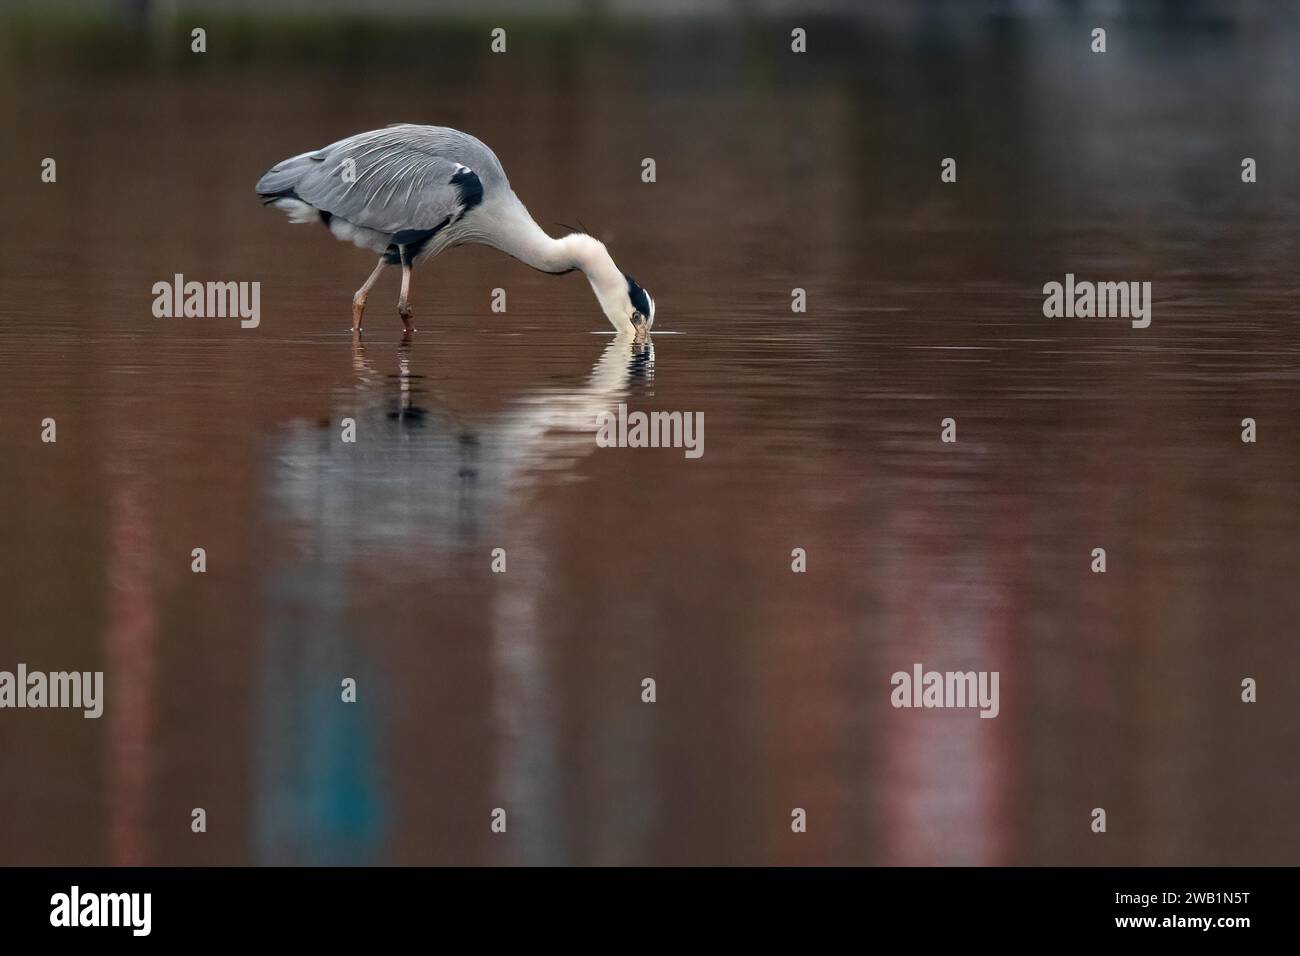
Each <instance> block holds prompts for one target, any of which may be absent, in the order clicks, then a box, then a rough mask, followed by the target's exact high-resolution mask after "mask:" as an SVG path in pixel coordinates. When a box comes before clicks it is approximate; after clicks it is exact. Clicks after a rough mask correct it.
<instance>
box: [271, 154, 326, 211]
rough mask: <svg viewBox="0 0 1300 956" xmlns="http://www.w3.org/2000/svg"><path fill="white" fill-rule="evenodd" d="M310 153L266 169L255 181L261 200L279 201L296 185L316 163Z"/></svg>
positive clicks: (292, 157) (293, 157)
mask: <svg viewBox="0 0 1300 956" xmlns="http://www.w3.org/2000/svg"><path fill="white" fill-rule="evenodd" d="M311 155H312V154H311V153H301V154H299V155H297V156H291V157H290V158H289V159H286V160H282V161H281V162H278V163H276V164H275V165H274V166H272V167H271V168H270V169H268V170H267V171H266V172H265V173H264V174H263V176H262V178H261V179H259V180H258V181H257V194H258V195H259V196H261V197H262V198H263V199H267V200H270V199H279V198H281V197H282V196H283V195H284V193H285V192H286V191H287V190H292V189H294V188H295V187H296V186H297V185H298V181H299V180H301V179H302V177H303V175H304V174H306V172H307V171H308V170H310V169H312V168H313V167H314V166H315V165H316V163H315V161H314V160H313V159H312V158H311Z"/></svg>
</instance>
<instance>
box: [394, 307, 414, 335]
mask: <svg viewBox="0 0 1300 956" xmlns="http://www.w3.org/2000/svg"><path fill="white" fill-rule="evenodd" d="M397 314H398V315H400V316H401V317H402V325H404V326H405V327H406V331H408V332H414V331H415V328H414V327H413V326H412V325H411V317H412V316H414V315H415V310H414V309H412V308H411V307H410V306H409V305H399V306H398V307H397Z"/></svg>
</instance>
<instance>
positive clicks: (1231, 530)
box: [0, 0, 1300, 865]
mask: <svg viewBox="0 0 1300 956" xmlns="http://www.w3.org/2000/svg"><path fill="white" fill-rule="evenodd" d="M1298 14H1300V10H1297V8H1296V6H1294V5H1287V4H1263V3H1226V2H1224V3H1197V2H1189V3H1172V2H1171V3H1162V2H1133V3H1124V2H1111V3H1083V2H1079V3H1059V2H1049V0H1040V2H1023V3H956V2H953V3H943V2H933V3H916V4H904V3H884V2H879V3H877V2H858V3H847V2H846V3H810V4H796V3H737V2H715V3H707V2H705V3H687V2H684V0H683V2H680V3H673V2H670V3H650V2H648V0H647V2H633V3H617V2H599V0H575V2H570V3H527V4H525V3H522V2H517V3H495V2H490V0H489V2H475V3H469V2H464V3H450V4H441V3H415V2H392V3H384V2H367V3H364V4H361V3H344V2H328V3H312V4H308V3H289V2H284V3H280V2H273V0H248V2H238V3H226V4H220V5H217V4H189V3H151V2H144V0H132V2H117V3H112V2H100V3H94V2H42V3H35V2H32V3H28V2H18V3H14V2H10V3H8V4H7V5H6V7H5V8H4V11H3V14H0V129H2V130H3V139H4V143H5V148H4V149H3V150H0V175H2V177H3V182H4V188H3V190H0V203H3V206H2V208H3V216H4V220H5V224H6V228H5V229H4V230H3V231H0V276H2V287H0V291H2V294H0V541H2V542H3V544H2V546H0V622H2V623H0V669H9V670H13V669H14V668H16V666H17V664H18V663H19V662H25V663H26V664H27V665H28V667H29V668H32V669H43V670H61V669H77V670H103V671H104V672H105V685H106V691H105V695H106V703H105V713H104V716H103V718H101V719H100V720H98V721H94V720H84V719H83V718H82V717H81V715H80V713H79V712H75V711H32V710H23V711H16V710H6V711H3V712H0V863H4V864H33V863H60V864H109V865H122V864H151V863H164V864H231V863H263V864H270V863H276V864H284V863H305V864H354V863H355V864H366V863H401V864H415V863H456V864H478V863H512V864H567V863H579V864H597V863H598V864H631V863H650V864H703V863H726V864H1103V863H1109V864H1216V865H1217V864H1294V863H1296V862H1297V861H1298V860H1300V823H1298V822H1297V821H1296V818H1295V815H1294V812H1295V807H1296V806H1297V804H1298V803H1300V774H1298V771H1297V764H1296V760H1295V755H1296V754H1297V753H1298V752H1300V721H1297V720H1296V710H1295V701H1296V700H1297V699H1298V698H1300V680H1298V679H1297V665H1300V646H1298V645H1297V642H1296V639H1295V622H1296V620H1297V617H1298V616H1300V596H1298V595H1300V589H1297V588H1296V586H1295V582H1296V579H1297V576H1298V574H1300V486H1298V485H1297V483H1296V475H1297V473H1300V422H1298V421H1297V417H1296V409H1297V397H1298V390H1300V349H1298V348H1297V345H1296V341H1295V333H1294V302H1295V300H1296V293H1297V291H1298V290H1297V285H1298V283H1297V280H1296V271H1295V264H1296V262H1297V253H1298V252H1300V232H1298V231H1297V212H1298V211H1300V177H1298V175H1297V155H1298V153H1297V146H1298V145H1300V144H1298V143H1297V138H1298V137H1300V124H1297V122H1296V120H1297V117H1298V116H1300V110H1298V107H1300V58H1297V57H1296V55H1295V51H1296V50H1297V48H1300V15H1298ZM198 27H201V28H203V29H204V30H205V31H206V47H207V49H206V52H205V53H201V54H196V53H193V52H191V31H192V30H193V29H195V28H198ZM496 27H501V28H504V29H505V30H506V31H507V51H506V52H505V53H503V54H493V53H492V52H491V50H490V42H491V38H490V32H491V30H492V29H494V28H496ZM796 27H800V28H803V29H805V30H806V31H807V53H804V54H796V53H793V52H792V51H791V30H793V29H794V28H796ZM1095 27H1103V28H1105V29H1106V30H1107V52H1106V53H1105V54H1094V53H1092V52H1091V49H1090V46H1091V32H1092V30H1093V29H1094V28H1095ZM393 122H415V123H429V124H436V125H447V126H453V127H457V128H459V129H463V130H465V131H468V132H470V133H473V134H474V135H476V136H478V137H479V138H480V139H482V140H483V141H484V142H486V143H487V144H488V145H490V146H491V147H492V148H493V149H494V150H495V151H496V152H497V154H498V156H499V157H500V159H501V161H502V163H503V164H504V166H505V168H506V171H507V173H508V174H509V176H510V178H511V182H512V185H513V187H514V188H515V190H516V192H517V193H518V194H519V195H520V197H521V198H522V199H523V200H524V202H525V203H526V204H528V206H529V208H530V209H531V211H532V213H533V215H534V216H535V218H536V219H537V220H538V222H539V223H541V224H542V225H543V226H544V227H545V228H547V229H548V230H550V231H552V232H553V233H560V232H563V231H565V230H564V227H563V226H560V225H559V223H570V224H573V225H577V224H578V222H579V221H581V223H582V224H583V225H584V226H585V227H586V229H587V230H589V231H591V232H592V233H593V234H595V235H597V236H598V237H600V238H601V239H603V240H604V241H605V242H607V243H608V245H609V247H610V249H611V251H612V253H613V255H614V257H615V258H616V260H617V261H618V263H619V265H620V266H621V267H622V268H624V269H625V270H627V271H628V272H630V273H631V274H632V275H634V276H635V277H636V278H637V279H638V281H640V282H641V283H642V284H643V285H644V286H646V288H647V289H649V291H650V292H651V294H652V295H653V296H654V298H655V300H656V302H657V306H658V308H657V317H656V323H655V335H654V336H653V341H652V343H651V344H650V345H649V346H648V347H646V348H634V347H632V346H629V345H625V344H622V343H618V342H613V341H612V340H611V339H610V338H608V337H606V336H603V335H600V334H593V333H603V332H606V331H608V325H607V323H606V321H605V319H604V318H603V316H602V315H601V314H600V312H599V310H598V309H597V307H596V305H595V303H594V301H593V299H592V296H591V293H590V291H589V289H588V288H587V285H586V283H585V281H583V279H582V277H581V276H578V275H571V276H565V277H558V278H557V277H552V276H545V275H541V274H538V273H534V272H532V271H531V270H529V269H527V268H526V267H525V266H523V265H521V264H520V263H517V262H515V261H513V260H511V259H509V258H507V257H505V256H503V255H501V254H500V253H497V252H495V251H493V250H490V249H486V248H476V247H467V248H460V249H454V250H451V251H449V252H447V253H446V254H444V255H443V256H442V257H440V258H438V259H436V260H434V261H433V262H431V263H427V264H425V265H423V266H422V267H421V268H419V269H417V270H416V273H415V277H414V285H413V290H414V291H413V302H414V305H415V309H416V325H417V327H418V328H419V330H420V331H419V332H418V333H417V334H416V335H415V337H414V340H413V341H412V342H410V343H406V344H404V343H402V342H401V341H400V338H399V331H400V323H399V320H398V318H397V316H396V309H395V301H396V297H397V279H396V275H394V274H390V275H386V276H385V277H384V279H383V280H382V281H381V282H380V284H379V286H378V287H377V288H376V291H375V293H374V294H373V295H372V296H371V299H370V306H369V310H368V313H367V333H366V336H365V340H364V342H363V343H360V344H354V343H353V341H352V338H351V335H350V334H349V332H348V326H349V323H350V313H349V308H350V302H351V295H352V292H353V291H354V290H355V289H356V288H357V287H358V286H359V285H360V284H361V282H362V281H363V280H364V278H365V277H366V275H367V274H368V273H369V271H370V269H371V268H372V266H373V262H372V260H371V257H370V255H369V254H368V253H363V252H361V251H359V250H357V249H355V248H354V247H352V246H350V245H344V244H342V243H339V242H337V241H335V240H334V239H332V238H331V237H330V236H329V235H328V234H327V233H326V232H325V231H324V230H322V229H319V228H317V227H314V226H310V227H290V226H289V225H288V224H287V223H286V221H285V219H284V217H283V216H282V215H281V214H279V213H278V212H275V211H273V210H267V209H263V208H262V207H261V206H260V205H259V203H258V201H257V198H256V197H255V195H254V194H253V185H254V183H255V182H256V181H257V178H258V177H259V176H260V175H261V173H262V172H264V171H265V170H266V169H267V168H269V167H270V166H271V165H273V164H274V163H275V162H277V161H279V160H280V159H283V158H285V157H287V156H290V155H294V154H297V153H300V152H303V151H305V150H309V149H315V148H318V147H320V146H323V145H325V144H327V143H330V142H333V141H335V140H337V139H339V138H341V137H343V136H346V135H349V134H352V133H355V132H359V131H361V130H366V129H371V128H375V127H379V126H383V125H385V124H388V123H393ZM46 157H50V158H54V159H55V160H56V161H57V181H56V182H54V183H43V182H42V181H41V178H40V173H41V161H42V159H44V158H46ZM647 157H651V158H654V159H655V161H656V167H657V181H656V182H654V183H644V182H642V180H641V168H642V165H641V164H642V160H643V159H644V158H647ZM944 157H953V158H955V159H956V160H957V163H958V181H957V182H956V183H953V184H944V183H941V182H940V178H939V173H940V161H941V160H942V159H943V158H944ZM1243 157H1252V158H1254V159H1255V160H1256V162H1257V164H1258V171H1259V172H1258V182H1257V183H1255V184H1251V185H1247V184H1243V183H1242V181H1241V175H1240V173H1241V161H1242V159H1243ZM390 272H392V270H390ZM1067 272H1073V273H1075V274H1076V275H1078V276H1079V277H1080V278H1081V279H1094V280H1116V281H1120V280H1123V281H1150V282H1152V283H1153V287H1154V299H1155V301H1154V310H1153V322H1152V325H1151V327H1150V328H1149V329H1146V330H1143V331H1138V330H1134V329H1132V328H1130V327H1129V324H1128V322H1127V321H1126V320H1123V319H1056V320H1051V319H1045V318H1044V317H1043V315H1042V311H1041V309H1042V291H1041V290H1042V286H1043V284H1044V283H1045V282H1048V281H1053V280H1055V281H1061V280H1062V278H1063V276H1064V274H1065V273H1067ZM176 273H182V274H183V275H184V276H185V277H186V279H189V280H199V281H208V280H214V281H259V282H260V283H261V323H260V325H259V326H258V328H256V329H241V328H240V327H239V324H238V322H237V321H235V320H226V319H197V318H196V319H157V318H154V316H153V314H152V311H151V307H152V303H153V298H154V297H153V293H152V291H151V290H152V286H153V284H154V283H155V282H158V281H168V282H169V281H171V279H172V277H173V275H174V274H176ZM498 287H499V288H504V289H506V290H507V294H508V311H507V312H506V313H505V314H497V313H493V312H492V311H491V310H490V308H489V306H490V302H491V294H492V290H493V289H494V288H498ZM794 288H802V289H805V290H806V291H807V301H808V309H807V312H806V313H792V312H791V308H790V303H791V290H792V289H794ZM611 343H612V344H611ZM618 402H627V403H628V404H629V406H631V407H633V408H639V409H645V410H654V409H666V410H681V411H688V412H696V411H699V412H703V413H704V416H705V424H706V429H705V438H706V443H705V454H704V457H703V458H701V459H699V460H696V461H688V460H686V459H685V458H684V457H683V455H682V452H681V451H680V450H629V449H598V448H596V446H595V443H594V436H593V435H592V434H591V433H585V432H583V431H582V430H581V429H578V430H574V429H573V428H572V427H571V425H566V424H565V423H566V422H571V421H572V418H571V417H568V416H573V415H578V416H584V415H589V416H591V418H592V421H593V427H594V416H595V414H596V412H598V411H600V410H604V409H609V408H612V407H614V406H615V405H616V404H617V403H618ZM1247 416H1249V417H1253V418H1255V419H1256V421H1257V422H1258V429H1259V440H1258V442H1257V443H1256V444H1253V445H1247V444H1243V443H1242V442H1241V440H1240V432H1241V419H1242V418H1244V417H1247ZM46 417H52V418H54V419H55V420H56V421H57V429H58V441H57V443H56V444H42V443H41V441H40V431H41V424H40V423H41V420H42V419H43V418H46ZM344 417H352V418H354V419H355V420H356V421H357V423H358V441H357V443H356V444H355V445H343V444H342V443H341V442H340V441H339V438H338V435H339V422H340V421H341V419H342V418H344ZM945 417H952V418H955V419H956V421H957V429H958V439H959V440H958V442H957V443H956V444H955V445H945V444H941V443H940V442H939V440H938V438H939V428H940V421H941V419H943V418H945ZM196 547H202V548H205V549H206V552H207V568H208V569H207V572H206V573H204V574H195V573H192V571H191V557H190V555H191V551H192V549H194V548H196ZM796 547H799V548H804V549H806V551H807V554H808V572H807V573H806V574H792V573H791V569H790V568H791V549H793V548H796ZM1096 547H1104V548H1105V549H1106V551H1107V556H1108V571H1107V573H1106V574H1104V575H1103V574H1093V573H1091V572H1090V570H1089V565H1090V563H1091V551H1092V549H1093V548H1096ZM493 548H503V549H505V551H506V554H507V560H508V571H507V573H506V574H492V573H491V572H490V552H491V550H492V549H493ZM914 662H921V663H923V664H924V665H925V666H926V667H927V668H932V669H938V670H967V669H975V670H997V671H999V672H1000V674H1001V713H1000V716H999V717H998V718H997V719H995V720H981V719H979V718H978V717H977V716H976V714H975V713H974V712H973V711H911V710H894V709H892V708H891V707H890V706H889V692H890V689H891V688H890V684H889V677H890V675H891V674H892V673H893V672H894V671H896V670H910V668H911V665H912V664H913V663H914ZM345 677H352V678H355V679H356V680H357V681H358V699H357V702H356V703H355V704H343V703H341V702H340V681H341V680H342V679H343V678H345ZM645 677H653V678H654V679H655V680H656V682H657V692H658V701H657V702H656V703H654V704H645V703H642V702H641V698H640V694H641V681H642V679H643V678H645ZM1245 677H1253V678H1255V679H1256V680H1258V681H1259V702H1258V703H1256V704H1253V705H1247V704H1243V703H1241V701H1240V683H1241V680H1242V679H1243V678H1245ZM195 807H203V808H204V809H205V810H206V811H207V816H208V832H207V833H206V834H204V835H198V834H194V833H191V831H190V819H191V817H190V813H191V810H192V808H195ZM495 807H502V808H505V809H506V810H507V812H508V814H509V829H508V832H507V833H506V834H504V835H493V834H492V833H491V832H490V831H489V814H490V812H491V810H492V808H495ZM795 807H801V808H804V809H805V810H806V811H807V813H808V832H807V833H805V834H794V833H792V832H791V829H790V813H791V810H792V808H795ZM1094 807H1103V808H1105V809H1106V811H1107V814H1108V832H1107V833H1106V834H1104V835H1097V834H1094V833H1092V832H1091V831H1090V828H1089V824H1090V822H1091V816H1090V814H1091V811H1092V809H1093V808H1094Z"/></svg>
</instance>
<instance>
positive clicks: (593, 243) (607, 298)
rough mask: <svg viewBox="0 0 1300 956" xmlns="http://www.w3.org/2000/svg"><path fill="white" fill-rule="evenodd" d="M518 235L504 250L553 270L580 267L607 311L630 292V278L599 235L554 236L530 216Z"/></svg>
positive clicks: (541, 267) (568, 269)
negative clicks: (628, 280) (511, 245)
mask: <svg viewBox="0 0 1300 956" xmlns="http://www.w3.org/2000/svg"><path fill="white" fill-rule="evenodd" d="M515 238H516V242H515V243H514V248H510V249H506V250H504V251H505V252H508V253H510V254H511V255H512V256H514V257H515V258H516V259H518V260H519V261H520V262H523V263H524V264H525V265H529V266H532V267H533V268H534V269H538V270H540V271H542V272H553V273H560V272H568V271H570V270H571V269H581V270H582V272H583V274H584V275H585V276H586V277H587V281H588V282H590V283H591V291H593V292H594V293H596V299H597V300H598V301H599V302H600V304H601V307H602V308H603V309H604V310H605V313H606V314H609V312H610V310H611V309H615V308H616V307H617V305H618V302H619V301H620V299H619V297H620V296H622V295H626V294H627V279H626V278H625V277H624V276H623V273H622V272H620V271H619V268H618V266H616V265H615V264H614V260H613V258H612V257H611V256H610V254H609V251H608V250H607V249H606V248H605V244H604V243H603V242H601V241H600V240H599V239H595V238H593V237H591V236H589V235H587V234H586V233H582V232H572V233H569V235H567V236H564V237H562V238H560V239H553V238H551V237H550V236H548V235H547V234H546V233H545V232H543V231H542V227H541V226H539V225H537V223H535V222H533V221H532V219H531V217H530V218H529V220H528V223H527V228H525V229H524V230H523V231H522V234H521V235H519V236H517V237H515Z"/></svg>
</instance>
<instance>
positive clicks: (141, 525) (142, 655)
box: [104, 455, 157, 866]
mask: <svg viewBox="0 0 1300 956" xmlns="http://www.w3.org/2000/svg"><path fill="white" fill-rule="evenodd" d="M139 460H140V459H139V457H135V458H132V457H131V456H129V455H128V456H127V457H126V458H125V459H124V460H123V459H119V460H117V461H114V462H111V463H110V467H109V475H110V480H111V481H112V483H113V490H112V493H111V496H110V499H109V554H108V588H109V594H108V625H107V629H106V631H105V633H104V657H105V660H106V667H105V678H104V685H105V689H104V698H105V711H106V713H105V716H106V717H107V718H108V726H109V738H108V739H109V743H108V773H107V778H108V815H109V863H110V864H111V865H114V866H138V865H141V864H143V863H145V862H147V859H146V858H147V856H148V849H147V847H146V840H145V834H144V827H145V817H146V813H147V807H146V805H145V804H146V799H147V795H148V788H149V778H150V775H151V773H152V766H151V745H152V739H151V738H152V732H153V718H154V714H153V709H154V692H153V685H154V667H155V664H154V651H155V648H154V645H155V636H156V632H157V616H156V614H155V612H154V605H153V589H152V577H153V575H152V567H151V557H152V551H151V545H152V536H151V534H150V527H149V523H148V514H147V512H146V510H145V508H144V507H143V506H142V504H141V501H142V500H143V499H145V497H146V494H147V490H146V489H145V488H144V486H143V481H142V479H141V471H140V467H139V464H138V462H139Z"/></svg>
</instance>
